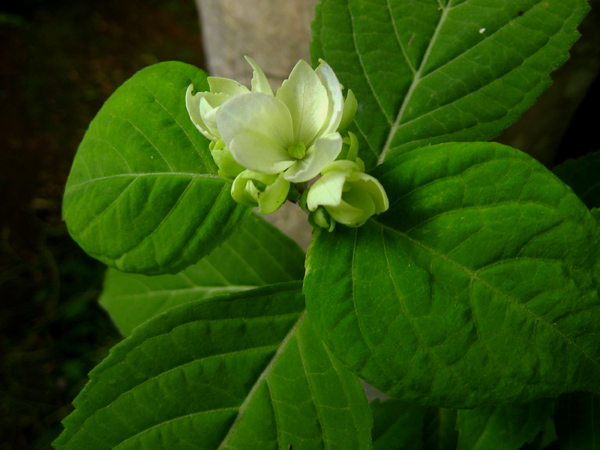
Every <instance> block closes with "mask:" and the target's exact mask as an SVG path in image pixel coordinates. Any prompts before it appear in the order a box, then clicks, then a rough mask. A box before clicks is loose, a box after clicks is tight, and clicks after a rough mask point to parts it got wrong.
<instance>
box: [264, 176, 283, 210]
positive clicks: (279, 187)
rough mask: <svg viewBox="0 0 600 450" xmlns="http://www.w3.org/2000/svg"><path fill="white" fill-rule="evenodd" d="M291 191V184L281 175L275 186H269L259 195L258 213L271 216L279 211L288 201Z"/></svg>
mask: <svg viewBox="0 0 600 450" xmlns="http://www.w3.org/2000/svg"><path fill="white" fill-rule="evenodd" d="M289 191H290V182H289V181H286V180H284V179H283V177H282V176H281V175H280V176H279V177H278V178H277V180H276V181H275V182H274V183H273V184H271V185H270V186H267V188H266V189H265V190H264V192H261V193H260V194H258V212H259V213H260V214H271V213H273V212H275V211H277V210H278V209H279V208H280V207H281V205H283V204H284V203H285V201H286V200H287V195H288V192H289Z"/></svg>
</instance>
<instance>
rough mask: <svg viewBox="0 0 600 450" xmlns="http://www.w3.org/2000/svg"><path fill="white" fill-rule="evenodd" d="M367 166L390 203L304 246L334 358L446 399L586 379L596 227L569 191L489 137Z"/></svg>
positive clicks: (596, 336) (550, 391) (420, 394)
mask: <svg viewBox="0 0 600 450" xmlns="http://www.w3.org/2000/svg"><path fill="white" fill-rule="evenodd" d="M373 174H374V175H375V176H376V177H377V178H378V179H379V180H380V181H381V183H382V184H383V185H384V187H385V189H386V190H387V193H388V195H389V198H390V209H389V210H388V211H387V212H386V213H384V214H382V215H380V216H379V217H377V218H375V219H372V220H370V221H369V222H367V223H366V224H365V225H364V226H363V227H361V228H357V229H351V228H346V227H337V228H336V229H335V231H334V232H332V233H327V232H319V233H318V234H317V236H316V239H315V240H314V241H313V242H312V244H311V246H310V248H309V251H308V256H307V262H306V270H307V274H306V278H305V285H304V292H305V295H306V301H307V308H308V311H309V313H310V315H311V320H312V321H313V324H314V326H315V328H316V329H317V331H318V332H319V334H320V335H321V337H322V338H323V339H324V340H325V342H326V343H327V345H328V346H329V347H330V348H331V349H332V351H333V352H334V354H336V355H337V356H338V357H339V358H341V359H342V360H343V361H345V362H346V363H347V364H348V365H349V366H350V367H351V368H352V369H353V370H354V371H355V372H356V373H357V374H359V375H360V376H361V377H362V378H363V379H365V380H366V381H367V382H368V383H370V384H372V385H373V386H375V387H376V388H378V389H380V390H381V391H383V392H386V393H387V394H389V395H391V396H393V397H397V398H400V399H403V400H406V401H416V402H420V403H424V404H433V405H439V406H446V407H473V406H478V405H483V404H498V403H510V402H527V401H531V400H535V399H538V398H540V397H555V396H558V395H559V394H560V393H562V392H567V391H573V390H577V389H588V388H589V387H590V386H591V385H595V386H598V384H599V383H600V298H599V295H598V284H599V283H598V281H599V280H598V279H597V278H598V276H599V275H600V271H598V270H595V269H594V266H596V267H597V263H598V261H599V260H600V251H599V242H598V234H597V226H596V222H595V220H594V218H593V217H592V216H591V215H590V212H589V210H588V209H587V208H586V207H585V205H584V204H583V203H581V201H580V200H579V198H578V197H577V196H576V195H575V194H573V192H572V191H571V189H569V188H568V187H567V186H566V185H564V183H562V182H561V181H560V180H559V179H558V178H556V177H555V176H554V175H553V174H552V173H551V172H549V171H548V170H547V169H546V168H545V167H543V166H542V165H541V164H539V163H538V162H537V161H535V160H533V159H532V158H531V157H529V156H527V155H525V154H524V153H522V152H519V151H517V150H514V149H511V148H509V147H505V146H502V145H499V144H493V143H463V144H441V145H437V146H432V147H426V148H421V149H417V150H413V151H412V152H409V153H405V154H403V155H400V156H398V157H396V158H393V159H391V160H390V161H388V162H386V163H384V164H382V165H381V166H379V167H378V168H377V169H376V170H375V171H374V172H373Z"/></svg>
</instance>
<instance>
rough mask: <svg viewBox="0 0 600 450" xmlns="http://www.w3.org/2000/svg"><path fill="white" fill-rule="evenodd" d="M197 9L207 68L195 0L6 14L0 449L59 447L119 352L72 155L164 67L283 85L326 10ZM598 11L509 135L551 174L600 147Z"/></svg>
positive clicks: (32, 5)
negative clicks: (69, 221)
mask: <svg viewBox="0 0 600 450" xmlns="http://www.w3.org/2000/svg"><path fill="white" fill-rule="evenodd" d="M290 1H291V0H290ZM198 2H199V3H200V7H201V9H202V8H205V10H206V11H210V14H206V15H204V16H203V20H202V27H203V28H204V30H205V31H206V30H207V29H209V30H213V31H210V33H207V36H212V37H213V38H211V42H208V43H207V44H209V45H207V46H206V48H207V52H208V53H207V54H208V55H209V57H207V58H206V59H205V58H204V53H203V44H202V39H201V30H200V25H199V20H198V7H197V5H196V3H195V2H194V0H127V1H124V0H104V1H100V2H85V1H81V0H53V1H50V0H26V1H21V2H15V3H14V4H6V2H4V3H2V5H3V6H0V58H1V59H0V61H1V62H0V143H1V144H0V145H1V147H0V450H21V449H50V448H51V446H50V443H51V442H52V440H54V439H55V438H56V437H57V435H58V434H59V433H60V431H61V429H62V427H61V425H60V422H61V420H62V419H63V418H64V417H65V416H66V415H68V414H69V412H70V411H71V410H72V407H71V406H70V405H71V401H72V400H73V398H74V397H75V396H76V395H77V393H78V392H79V391H80V390H81V388H82V387H83V385H84V384H85V382H86V374H87V373H88V372H89V370H91V369H92V368H93V367H94V366H95V365H96V364H97V363H98V362H100V361H101V359H102V358H104V357H105V356H106V355H107V354H108V349H109V348H110V347H111V346H112V345H114V344H115V343H117V342H118V341H119V335H118V332H117V331H116V329H115V328H114V326H113V325H112V323H111V322H110V319H109V318H108V317H107V316H106V315H105V313H104V312H103V311H102V310H101V309H100V308H99V307H98V305H97V303H96V299H97V297H98V294H99V291H100V289H101V284H102V277H103V273H104V266H103V265H102V264H100V263H98V262H96V261H95V260H93V259H91V258H89V257H87V256H86V255H85V254H84V253H83V252H82V251H81V250H80V249H79V247H78V246H77V245H76V244H75V243H74V242H73V241H72V240H71V239H70V237H69V236H68V233H67V232H66V228H65V225H64V223H63V222H62V220H61V213H60V207H61V198H62V193H63V188H64V185H65V183H66V179H67V176H68V172H69V169H70V165H71V162H72V160H73V156H74V155H75V152H76V149H77V146H78V144H79V142H80V141H81V139H82V137H83V135H84V133H85V130H86V128H87V126H88V124H89V123H90V121H91V120H92V118H93V117H94V115H95V114H96V112H97V111H98V110H99V109H100V107H101V106H102V104H103V102H104V101H105V100H106V99H107V98H108V97H109V96H110V94H111V93H112V92H113V91H114V90H115V89H116V88H117V87H118V86H119V85H120V84H122V83H123V82H124V81H125V80H127V79H128V78H129V77H131V76H132V75H133V74H134V73H135V72H136V71H137V70H139V69H141V68H143V67H146V66H148V65H151V64H154V63H156V62H159V61H168V60H178V61H183V62H186V63H189V64H193V65H196V66H198V67H200V68H207V67H209V68H211V69H212V70H213V72H215V74H218V75H225V76H231V77H235V78H238V79H239V80H240V81H241V80H249V78H247V76H248V74H246V73H238V71H245V70H247V68H246V65H245V63H243V60H242V59H241V58H242V55H244V54H249V55H251V56H253V57H254V58H255V59H256V60H257V61H258V62H259V63H260V64H262V61H267V62H269V61H270V60H273V61H275V60H278V61H279V60H285V64H284V66H285V67H283V68H277V70H276V71H275V72H273V73H268V72H267V73H268V75H270V76H271V78H272V79H274V80H275V83H277V82H278V81H280V79H281V78H282V77H283V76H284V75H282V74H286V73H289V69H290V68H291V66H293V64H295V61H297V59H299V58H301V57H303V58H307V54H308V52H307V42H308V37H307V36H308V25H309V23H308V22H309V13H310V11H312V7H313V4H314V0H297V3H298V4H299V5H300V4H301V7H300V8H301V11H302V14H303V15H295V16H292V17H290V16H289V13H287V12H286V13H281V14H285V15H286V17H287V21H284V20H277V21H271V22H270V23H271V24H273V23H278V24H280V26H282V27H284V28H283V31H281V30H280V31H278V30H277V29H274V28H269V27H265V25H264V24H261V23H260V22H259V20H260V16H262V17H263V18H262V20H268V19H269V17H273V14H275V13H270V12H269V13H268V14H266V13H264V8H270V7H279V6H281V5H283V2H280V1H275V0H268V1H265V0H198ZM280 3H281V5H279V4H280ZM292 3H293V2H292ZM598 3H599V1H598V0H592V1H591V4H592V5H593V7H594V9H593V11H592V13H591V14H590V15H589V16H588V18H587V19H586V22H585V23H584V24H583V26H582V33H583V34H584V38H583V39H582V40H581V41H580V42H579V43H578V44H577V46H576V47H575V48H574V50H573V57H572V59H571V60H570V61H569V63H567V64H566V65H565V66H563V68H562V69H560V71H559V72H558V73H557V74H556V75H555V80H556V82H555V84H554V86H553V88H552V89H551V90H549V91H548V92H547V93H546V94H545V95H544V96H543V98H542V99H541V100H540V103H539V105H538V106H537V107H535V108H534V109H532V110H531V111H530V112H528V113H527V114H525V115H524V117H523V119H522V120H521V121H520V122H519V123H517V124H515V125H514V126H513V127H511V128H510V129H509V130H507V131H506V132H505V133H504V135H503V136H502V137H500V138H499V139H500V140H501V141H502V142H504V143H508V144H511V145H513V146H516V147H517V148H520V149H522V150H524V151H527V152H528V153H530V154H532V155H534V156H535V157H537V158H538V159H540V160H541V161H542V162H544V163H545V164H546V165H548V166H552V165H553V164H555V163H556V162H560V161H562V160H564V159H566V158H570V157H577V156H580V155H582V154H585V153H587V152H589V151H594V150H598V149H600V143H599V141H600V139H599V137H598V132H597V126H598V121H599V119H600V115H599V114H598V109H597V105H598V104H599V100H600V86H599V82H598V81H597V75H598V72H599V71H600V19H599V14H598V11H599V9H600V8H598ZM285 4H286V5H289V4H290V2H289V1H288V2H285ZM257 5H258V6H257ZM270 5H272V6H270ZM278 5H279V6H278ZM227 8H229V10H228V9H227ZM244 8H247V9H250V10H253V11H254V15H252V13H251V12H248V13H246V12H244ZM256 11H259V12H262V14H256ZM299 11H300V10H299ZM234 12H235V13H234ZM234 16H235V17H234ZM232 17H234V19H235V20H232V19H231V18H232ZM300 19H301V20H300ZM236 20H237V22H236ZM244 20H245V21H246V22H247V23H244V24H243V26H240V22H239V21H244ZM290 23H296V24H297V23H300V24H303V26H302V27H301V29H299V30H298V33H300V35H301V36H302V38H301V39H295V41H294V42H295V45H296V46H297V48H298V49H297V50H296V49H295V50H293V51H290V50H289V49H290V48H295V47H291V46H290V45H282V43H281V40H278V39H273V36H275V37H276V36H277V34H278V33H279V32H281V33H282V34H281V35H282V36H283V35H284V34H286V33H287V34H286V36H287V37H292V38H293V36H292V33H290V25H289V24H290ZM248 30H250V31H248ZM265 30H268V33H270V35H265ZM211 33H212V34H211ZM261 33H262V34H261ZM259 35H260V36H262V37H260V38H256V39H254V38H253V36H254V37H255V36H259ZM236 39H237V40H236ZM253 39H254V40H253ZM269 42H271V45H272V46H274V48H272V47H270V46H269ZM277 48H279V50H277ZM286 49H287V50H286ZM277 51H280V52H281V51H287V52H288V54H286V55H283V56H281V54H277V53H276V52H277ZM257 53H261V54H258V55H257ZM223 55H226V57H224V56H223ZM211 58H212V59H211ZM240 63H241V65H240ZM287 66H289V67H287ZM238 67H239V69H238ZM265 67H272V65H269V64H267V65H265ZM595 80H596V81H595ZM300 215H302V214H300ZM303 223H304V222H303Z"/></svg>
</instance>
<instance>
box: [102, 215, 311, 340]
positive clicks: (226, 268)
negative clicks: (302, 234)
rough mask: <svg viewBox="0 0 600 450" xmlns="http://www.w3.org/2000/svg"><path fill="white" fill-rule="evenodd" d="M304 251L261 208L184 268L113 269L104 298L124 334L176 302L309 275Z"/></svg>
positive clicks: (105, 283) (298, 278) (108, 277)
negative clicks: (153, 271)
mask: <svg viewBox="0 0 600 450" xmlns="http://www.w3.org/2000/svg"><path fill="white" fill-rule="evenodd" d="M304 256H305V255H304V252H303V251H302V250H301V249H300V247H298V245H297V244H296V243H295V242H294V241H292V240H291V239H290V238H288V237H287V236H285V235H284V234H283V233H281V232H280V231H279V230H277V229H276V228H275V227H273V226H272V225H270V224H269V223H268V222H266V221H265V220H263V219H261V218H259V217H258V216H256V215H255V214H251V215H250V216H249V217H248V218H247V219H246V220H245V221H244V222H243V224H242V226H241V227H240V228H239V229H238V230H236V231H234V232H233V234H232V235H231V236H230V237H229V238H228V239H227V240H226V241H225V242H224V243H223V244H221V246H220V247H219V248H217V249H216V250H214V251H213V252H212V253H211V254H210V255H208V256H206V257H204V258H202V259H201V260H200V261H199V262H198V263H196V264H194V265H192V266H190V267H188V268H187V269H185V270H183V271H182V272H179V273H178V274H174V275H170V274H166V275H156V276H146V275H141V274H134V273H124V272H121V271H119V270H115V269H109V270H108V272H107V273H106V278H105V281H104V290H103V291H102V295H101V296H100V304H101V305H102V306H104V308H105V309H106V310H107V311H108V313H109V314H110V316H111V317H112V319H113V320H114V322H115V323H116V325H117V326H118V327H119V330H120V331H121V333H123V335H128V334H129V333H131V330H132V329H133V328H135V327H136V326H138V325H139V324H140V323H142V322H145V321H146V320H148V319H150V318H151V317H153V316H155V315H157V314H160V313H162V312H164V311H166V310H167V309H169V308H172V307H173V306H176V305H180V304H182V303H186V302H189V301H192V300H200V299H207V298H210V297H215V296H217V295H223V294H226V293H229V292H236V291H243V290H247V289H252V288H256V287H260V286H267V285H270V284H276V283H283V282H287V281H300V280H302V278H303V277H304Z"/></svg>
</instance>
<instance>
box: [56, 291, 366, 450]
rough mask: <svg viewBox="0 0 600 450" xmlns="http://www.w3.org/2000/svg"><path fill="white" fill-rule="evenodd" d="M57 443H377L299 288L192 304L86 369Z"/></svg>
mask: <svg viewBox="0 0 600 450" xmlns="http://www.w3.org/2000/svg"><path fill="white" fill-rule="evenodd" d="M74 403H75V407H76V409H75V412H74V413H73V414H71V415H70V416H69V417H68V418H67V419H66V420H65V431H64V432H63V434H62V435H61V436H60V438H59V439H58V440H57V441H56V442H55V444H54V445H55V448H56V449H57V450H69V449H73V450H75V449H77V450H79V449H84V448H85V449H86V450H104V449H107V450H108V449H113V450H117V449H118V450H127V449H143V448H147V449H152V450H161V449H165V450H173V449H177V450H208V449H229V450H234V449H239V450H253V449H256V450H269V449H272V450H275V449H278V450H286V449H288V448H293V449H294V450H301V449H323V448H327V449H340V450H341V449H344V450H352V449H356V450H359V449H361V450H362V449H369V448H370V446H371V436H370V431H371V415H370V411H369V406H368V403H367V400H366V397H365V395H364V392H363V390H362V386H361V384H360V380H359V379H358V378H357V377H355V376H354V375H352V374H351V373H350V372H349V371H348V370H347V369H344V368H343V367H342V366H341V365H340V363H339V362H338V361H336V360H335V359H334V358H333V357H332V356H331V355H330V354H329V352H328V351H327V350H326V348H325V347H324V346H323V345H322V343H321V342H320V341H319V339H318V338H317V337H316V336H315V333H314V331H313V329H312V326H311V324H310V322H309V321H308V319H307V316H306V310H305V308H304V301H303V298H302V295H301V293H300V283H298V282H293V283H286V284H280V285H277V286H273V287H267V288H259V289H255V290H251V291H246V292H240V293H235V294H231V295H229V296H223V297H215V298H214V299H211V300H209V301H197V302H191V303H186V304H184V305H181V306H179V307H176V308H172V309H170V310H169V311H167V312H166V313H165V314H162V315H159V316H157V317H155V318H154V319H152V320H150V321H148V322H146V323H144V324H142V325H141V326H139V327H138V328H136V329H135V330H134V331H133V333H132V334H131V336H130V337H128V338H126V339H125V340H124V341H123V342H122V343H121V344H119V345H118V346H116V347H115V348H113V350H112V351H111V354H110V356H109V357H108V358H107V359H106V360H105V361H104V362H102V364H100V365H99V366H98V367H96V368H95V369H94V370H93V371H92V372H91V373H90V382H89V383H88V385H87V386H86V387H85V389H84V390H83V391H82V393H81V394H80V395H79V397H78V398H77V399H76V400H75V402H74Z"/></svg>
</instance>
